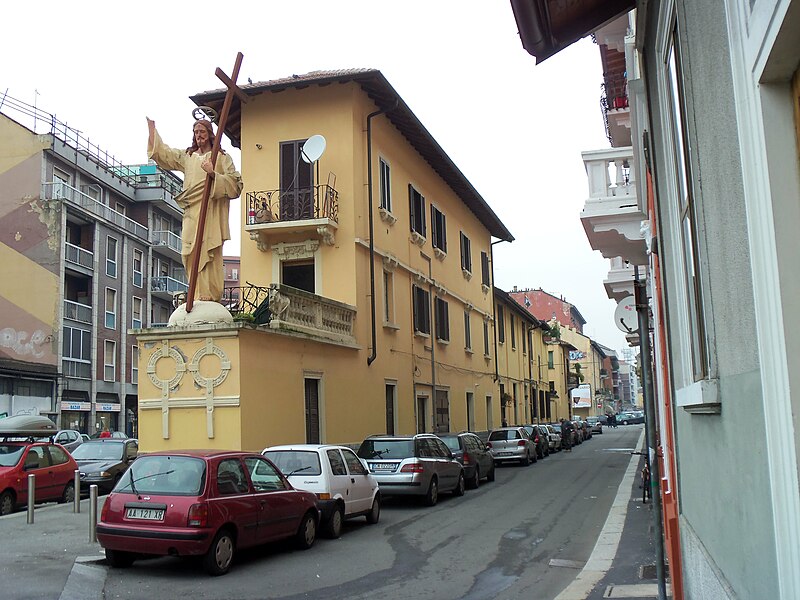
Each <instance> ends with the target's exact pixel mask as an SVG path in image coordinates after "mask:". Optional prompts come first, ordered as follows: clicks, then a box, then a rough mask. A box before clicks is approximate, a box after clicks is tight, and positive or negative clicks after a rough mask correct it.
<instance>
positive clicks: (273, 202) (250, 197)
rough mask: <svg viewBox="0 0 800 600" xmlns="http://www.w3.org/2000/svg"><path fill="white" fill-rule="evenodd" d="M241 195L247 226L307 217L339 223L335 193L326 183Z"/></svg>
mask: <svg viewBox="0 0 800 600" xmlns="http://www.w3.org/2000/svg"><path fill="white" fill-rule="evenodd" d="M245 198H246V202H247V224H248V225H258V224H261V223H286V222H289V221H304V220H310V219H330V220H331V221H333V222H335V223H338V222H339V221H338V219H339V192H337V191H336V190H335V189H333V188H332V187H331V186H329V185H327V184H324V185H315V186H313V187H308V188H300V189H297V190H291V191H283V192H282V191H281V190H266V191H260V192H247V194H246V196H245Z"/></svg>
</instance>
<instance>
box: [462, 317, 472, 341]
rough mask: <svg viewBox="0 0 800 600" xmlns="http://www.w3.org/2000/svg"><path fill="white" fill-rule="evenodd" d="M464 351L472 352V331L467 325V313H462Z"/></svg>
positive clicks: (468, 324)
mask: <svg viewBox="0 0 800 600" xmlns="http://www.w3.org/2000/svg"><path fill="white" fill-rule="evenodd" d="M464 349H465V350H472V331H471V329H470V323H469V311H468V310H465V311H464Z"/></svg>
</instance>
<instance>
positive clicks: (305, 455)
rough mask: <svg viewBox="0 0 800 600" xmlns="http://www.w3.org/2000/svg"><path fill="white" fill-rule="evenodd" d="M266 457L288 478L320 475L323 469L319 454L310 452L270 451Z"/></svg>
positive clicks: (265, 453)
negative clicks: (295, 475)
mask: <svg viewBox="0 0 800 600" xmlns="http://www.w3.org/2000/svg"><path fill="white" fill-rule="evenodd" d="M264 456H266V457H267V458H268V459H270V460H271V461H272V463H273V464H274V465H275V466H276V467H278V468H279V469H280V470H281V473H283V474H284V475H286V476H287V477H288V476H289V475H292V474H297V475H301V474H302V475H320V474H322V467H321V466H320V463H319V454H317V453H316V452H311V451H309V450H268V451H267V452H264Z"/></svg>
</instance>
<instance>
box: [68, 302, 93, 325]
mask: <svg viewBox="0 0 800 600" xmlns="http://www.w3.org/2000/svg"><path fill="white" fill-rule="evenodd" d="M64 318H65V319H69V320H71V321H77V322H78V323H87V324H89V325H91V324H92V307H91V306H88V305H86V304H81V303H80V302H73V301H72V300H64Z"/></svg>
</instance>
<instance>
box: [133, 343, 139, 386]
mask: <svg viewBox="0 0 800 600" xmlns="http://www.w3.org/2000/svg"><path fill="white" fill-rule="evenodd" d="M131 383H133V384H134V385H135V384H137V383H139V346H132V347H131Z"/></svg>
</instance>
